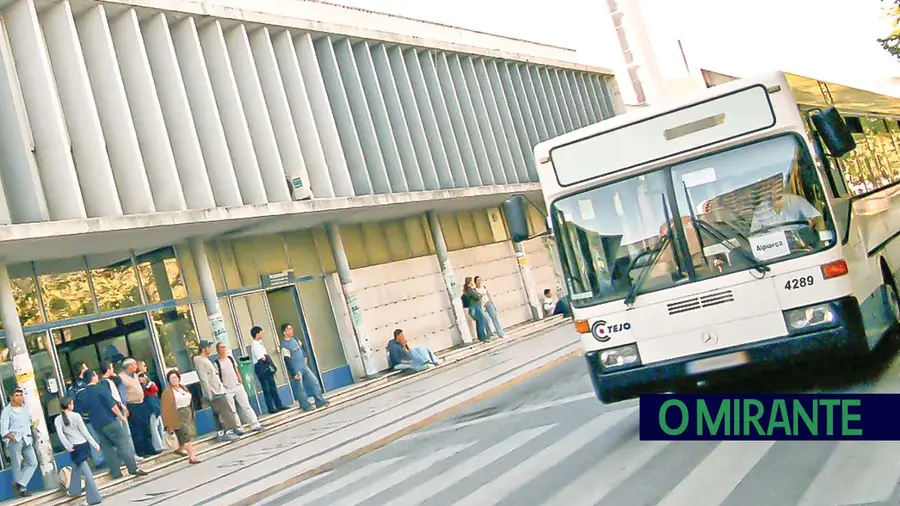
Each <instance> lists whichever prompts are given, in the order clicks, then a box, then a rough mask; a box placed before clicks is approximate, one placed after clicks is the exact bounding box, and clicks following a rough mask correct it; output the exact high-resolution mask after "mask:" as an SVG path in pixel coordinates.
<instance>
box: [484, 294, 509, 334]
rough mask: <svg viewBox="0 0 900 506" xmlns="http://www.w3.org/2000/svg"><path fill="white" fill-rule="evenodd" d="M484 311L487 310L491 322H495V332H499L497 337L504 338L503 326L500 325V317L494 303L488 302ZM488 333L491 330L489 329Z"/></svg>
mask: <svg viewBox="0 0 900 506" xmlns="http://www.w3.org/2000/svg"><path fill="white" fill-rule="evenodd" d="M484 309H485V310H487V314H488V316H490V317H491V321H492V322H494V330H496V331H497V337H503V336H504V333H503V325H502V324H500V317H499V316H498V315H497V308H496V307H495V306H494V303H493V302H491V301H488V303H487V304H485V305H484ZM488 331H490V328H488Z"/></svg>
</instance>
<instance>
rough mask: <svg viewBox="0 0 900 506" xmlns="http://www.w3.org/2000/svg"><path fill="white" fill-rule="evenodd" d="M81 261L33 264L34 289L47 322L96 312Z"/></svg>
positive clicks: (70, 260) (75, 259)
mask: <svg viewBox="0 0 900 506" xmlns="http://www.w3.org/2000/svg"><path fill="white" fill-rule="evenodd" d="M86 267H87V265H86V264H85V262H84V258H70V259H65V260H58V261H53V262H35V271H36V273H37V276H38V285H39V286H40V290H41V297H42V298H43V300H44V307H45V308H46V310H47V318H48V319H49V320H50V321H58V320H64V319H66V318H74V317H76V316H85V315H89V314H93V313H95V312H96V308H95V307H94V299H93V296H92V294H91V287H90V283H89V282H88V273H87V270H86Z"/></svg>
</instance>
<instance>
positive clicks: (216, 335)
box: [209, 313, 228, 345]
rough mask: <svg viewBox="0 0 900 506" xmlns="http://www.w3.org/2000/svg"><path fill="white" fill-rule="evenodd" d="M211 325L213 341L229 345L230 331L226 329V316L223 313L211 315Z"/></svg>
mask: <svg viewBox="0 0 900 506" xmlns="http://www.w3.org/2000/svg"><path fill="white" fill-rule="evenodd" d="M209 326H210V328H212V337H213V341H215V342H217V343H225V344H226V345H228V331H227V330H226V329H225V318H224V317H223V316H222V313H216V314H213V315H209Z"/></svg>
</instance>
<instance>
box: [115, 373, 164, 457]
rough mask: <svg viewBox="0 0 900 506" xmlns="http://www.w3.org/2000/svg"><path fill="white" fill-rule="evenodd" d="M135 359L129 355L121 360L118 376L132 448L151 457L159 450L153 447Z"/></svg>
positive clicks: (142, 387)
mask: <svg viewBox="0 0 900 506" xmlns="http://www.w3.org/2000/svg"><path fill="white" fill-rule="evenodd" d="M137 372H138V363H137V360H135V359H133V358H131V357H129V358H126V359H125V360H124V361H123V362H122V372H120V373H119V378H120V379H121V380H122V384H123V385H125V402H126V403H127V405H128V426H129V428H130V429H131V439H132V441H133V442H134V449H135V451H136V453H137V454H138V456H139V457H145V458H146V457H151V456H153V455H158V454H159V452H158V451H156V450H154V449H153V442H152V441H153V439H152V436H151V434H150V417H151V415H152V412H151V409H150V406H149V405H148V404H147V403H146V402H144V386H143V385H141V380H140V379H139V378H138V376H137Z"/></svg>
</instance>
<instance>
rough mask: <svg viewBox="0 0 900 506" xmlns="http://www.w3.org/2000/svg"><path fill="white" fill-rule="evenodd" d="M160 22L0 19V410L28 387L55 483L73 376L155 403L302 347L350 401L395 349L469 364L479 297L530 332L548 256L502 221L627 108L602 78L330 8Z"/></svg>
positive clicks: (160, 18)
mask: <svg viewBox="0 0 900 506" xmlns="http://www.w3.org/2000/svg"><path fill="white" fill-rule="evenodd" d="M153 3H154V2H150V1H147V2H145V4H142V3H141V2H127V3H126V2H117V1H110V2H96V1H93V0H71V1H57V0H52V1H51V0H7V1H5V2H0V6H2V9H3V10H2V23H0V142H2V144H3V148H4V149H2V150H0V185H2V188H0V224H2V225H3V226H0V315H2V329H3V334H2V341H0V380H2V381H0V382H2V388H0V401H2V402H4V403H5V401H6V394H7V392H8V391H9V390H10V389H11V388H12V387H13V386H14V385H16V384H17V383H19V384H21V385H23V386H24V387H25V388H26V390H27V391H28V393H29V394H28V397H29V402H30V403H31V404H30V406H31V408H32V414H33V417H34V418H35V420H36V421H39V420H44V423H39V427H38V432H39V434H38V439H42V440H46V441H45V443H42V444H43V446H44V447H46V448H47V449H48V450H47V452H45V453H44V454H43V455H42V457H41V458H42V463H44V464H47V461H48V460H51V458H50V457H48V456H49V455H50V453H48V452H59V451H60V450H61V447H60V446H59V444H58V441H57V440H56V438H55V435H54V434H52V433H51V432H50V431H48V429H47V426H48V424H46V420H51V419H52V417H54V416H55V415H56V414H58V413H59V400H58V399H59V396H61V395H62V394H64V393H65V391H66V388H67V386H68V385H70V384H71V381H72V368H73V366H74V365H75V364H76V363H78V362H85V363H87V364H88V365H89V366H90V367H92V368H95V369H96V368H97V367H98V366H99V365H100V363H101V362H102V361H104V360H106V359H109V358H111V357H115V356H117V355H120V356H133V357H136V358H138V359H142V360H144V361H146V362H147V364H148V365H149V366H150V369H151V373H153V374H154V375H155V376H156V377H157V378H158V379H160V380H161V379H162V376H163V375H164V371H165V370H167V369H170V368H173V367H177V368H178V369H179V370H181V371H182V372H189V371H191V370H192V368H193V367H192V364H191V357H192V356H193V355H194V354H195V353H196V352H197V345H198V342H199V340H200V339H216V340H221V341H226V342H227V343H228V344H229V346H230V348H231V350H232V352H233V353H234V354H235V355H246V354H247V348H248V345H249V343H250V336H249V331H250V328H251V327H253V326H260V327H262V328H263V329H264V335H265V343H266V345H267V348H268V350H269V352H270V354H272V355H273V356H275V357H277V356H278V346H277V340H278V326H279V325H280V324H282V323H291V324H293V325H294V327H295V328H296V329H298V330H299V331H298V333H297V334H298V336H300V337H302V339H303V340H304V341H305V343H306V345H307V349H308V350H310V355H311V361H312V366H313V369H314V371H315V372H316V373H317V374H318V376H319V377H320V379H321V381H322V383H323V385H324V386H325V388H326V390H335V389H338V388H341V387H344V386H347V385H349V384H352V383H353V382H355V381H358V380H359V379H361V378H364V377H367V376H372V375H375V374H377V373H379V372H381V371H383V370H385V369H386V368H387V363H386V357H385V353H384V347H385V343H386V342H387V341H388V340H389V339H390V338H391V332H392V331H393V329H395V328H403V329H404V330H405V331H406V335H407V336H408V337H409V338H410V339H411V341H412V342H414V343H416V344H421V345H425V346H430V347H431V348H432V349H435V350H440V349H446V348H449V347H452V346H454V345H457V344H460V343H464V342H469V341H471V335H470V332H469V330H468V328H469V327H468V324H467V321H466V317H465V314H464V313H463V310H462V308H461V305H460V304H459V300H458V299H459V297H458V294H459V288H458V287H459V285H461V281H458V280H461V279H462V278H463V277H465V276H476V275H479V276H482V277H483V278H484V279H485V281H486V283H487V284H488V286H489V287H490V289H491V291H492V293H493V296H494V300H495V303H496V304H497V305H498V309H499V312H500V319H501V320H502V322H503V323H504V325H505V326H510V325H514V324H516V323H521V322H524V321H527V320H529V319H532V318H535V317H539V313H538V308H539V303H538V299H537V293H538V291H539V290H540V289H543V288H545V287H550V288H559V287H557V282H556V276H555V274H554V272H555V269H554V266H553V265H554V263H553V262H554V261H553V255H552V251H551V249H550V248H549V245H548V244H546V243H545V242H541V241H539V240H534V241H531V242H530V243H527V244H525V245H523V246H519V245H516V246H515V247H514V245H513V244H512V243H511V242H510V241H509V238H508V237H507V235H506V229H505V225H504V217H503V214H502V211H501V207H500V206H501V204H502V202H503V201H504V200H505V199H506V198H507V197H508V196H509V195H511V194H512V193H526V194H528V195H529V196H530V197H532V198H533V200H534V201H535V202H540V191H539V186H538V184H537V173H536V170H535V161H534V160H533V156H532V154H531V149H532V147H533V146H534V145H535V144H536V143H537V142H539V141H541V140H543V139H546V138H549V137H552V136H555V135H559V134H562V133H565V132H568V131H572V130H574V129H577V128H579V127H583V126H586V125H588V124H591V123H594V122H597V121H601V120H603V119H605V118H608V117H610V116H612V115H614V114H615V113H616V111H619V110H621V108H620V105H619V104H618V102H617V94H616V92H615V86H614V84H613V82H612V80H611V77H610V72H608V71H606V70H604V69H596V68H588V67H584V66H581V65H578V64H574V63H571V61H574V58H572V55H571V52H570V51H567V50H564V49H560V48H550V47H545V46H539V45H536V44H532V43H527V42H524V41H514V40H510V39H504V38H500V37H494V36H490V35H486V34H480V33H475V32H466V31H464V30H460V29H457V28H453V27H442V26H439V25H430V24H425V23H421V22H416V21H414V20H406V19H402V18H397V17H394V16H385V15H380V14H376V13H368V12H365V11H359V10H357V9H347V8H344V7H339V6H334V5H329V4H326V3H322V2H259V3H254V4H253V10H252V11H251V10H248V9H249V8H247V7H245V6H242V5H241V2H237V1H232V2H228V1H226V0H222V2H220V3H212V2H193V1H173V2H167V3H166V6H167V7H168V8H171V9H173V10H172V11H161V10H159V9H155V8H153V7H152V4H153ZM282 4H286V5H282ZM426 34H429V35H427V36H426ZM532 223H533V226H534V228H535V230H543V228H544V227H545V221H544V218H543V217H542V216H541V215H540V213H538V212H537V211H535V212H533V215H532ZM29 358H30V360H28V359H29ZM282 369H283V368H282ZM278 374H279V379H278V384H279V387H280V390H281V394H282V396H283V397H284V399H285V400H286V401H290V400H291V394H290V388H289V387H288V386H287V385H286V378H285V377H284V376H283V374H284V373H283V371H281V370H280V371H279V373H278ZM38 400H39V402H38ZM198 407H202V406H198ZM38 408H39V409H38ZM198 424H200V425H201V427H198V428H200V431H201V432H204V431H206V430H210V429H212V418H211V416H210V415H209V413H206V412H203V415H202V416H201V418H200V420H199V422H198ZM42 431H43V432H42ZM55 459H56V460H57V461H58V462H59V463H60V464H65V461H66V459H67V456H65V455H57V456H56V457H55ZM3 465H4V466H5V465H6V461H5V458H4V461H3ZM43 471H44V472H45V474H46V473H47V472H49V471H50V470H49V468H48V467H47V466H45V467H44V469H43ZM39 474H40V473H39ZM40 479H41V477H40V476H37V477H36V478H35V480H38V481H39V480H40ZM3 483H8V480H3ZM10 494H11V490H8V491H2V490H0V496H2V495H10Z"/></svg>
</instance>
